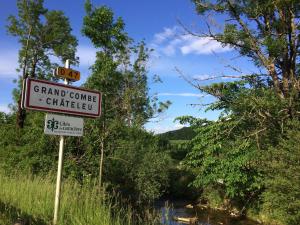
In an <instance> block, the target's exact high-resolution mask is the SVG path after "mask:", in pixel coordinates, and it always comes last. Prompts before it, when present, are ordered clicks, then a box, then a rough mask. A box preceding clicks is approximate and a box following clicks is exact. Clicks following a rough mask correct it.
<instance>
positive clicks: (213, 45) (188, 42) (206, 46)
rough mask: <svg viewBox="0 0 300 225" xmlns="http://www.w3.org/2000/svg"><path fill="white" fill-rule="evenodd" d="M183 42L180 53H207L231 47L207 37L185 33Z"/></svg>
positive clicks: (223, 50)
mask: <svg viewBox="0 0 300 225" xmlns="http://www.w3.org/2000/svg"><path fill="white" fill-rule="evenodd" d="M183 38H184V40H185V42H184V44H183V45H182V46H181V47H180V50H181V53H182V54H183V55H187V54H193V53H194V54H197V55H207V54H212V53H213V52H216V53H219V52H227V51H230V50H231V49H230V48H229V47H223V46H222V45H221V43H219V42H217V41H215V40H213V39H211V38H208V37H196V36H193V35H185V36H184V37H183Z"/></svg>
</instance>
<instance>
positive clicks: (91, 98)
mask: <svg viewBox="0 0 300 225" xmlns="http://www.w3.org/2000/svg"><path fill="white" fill-rule="evenodd" d="M25 108H26V109H32V110H39V111H46V112H57V113H63V114H70V115H78V116H86V117H99V116H100V113H101V93H100V92H97V91H91V90H86V89H83V88H77V87H72V86H69V85H63V84H58V83H54V82H49V81H45V80H36V79H31V78H27V80H26V91H25Z"/></svg>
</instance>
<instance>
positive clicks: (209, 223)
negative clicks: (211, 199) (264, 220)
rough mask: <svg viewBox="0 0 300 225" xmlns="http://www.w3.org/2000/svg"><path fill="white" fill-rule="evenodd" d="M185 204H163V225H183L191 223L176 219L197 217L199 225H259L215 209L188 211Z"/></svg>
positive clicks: (161, 205) (161, 207)
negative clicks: (176, 219)
mask: <svg viewBox="0 0 300 225" xmlns="http://www.w3.org/2000/svg"><path fill="white" fill-rule="evenodd" d="M185 205H186V204H185V203H184V202H172V203H163V202H162V203H161V204H160V209H161V212H162V215H163V216H162V224H164V225H183V224H189V223H182V222H177V221H175V220H174V219H173V218H174V217H189V218H194V217H197V219H198V222H197V223H196V224H197V225H258V224H259V223H258V222H255V221H252V220H249V219H245V218H234V217H232V216H230V215H229V214H228V213H227V212H224V211H219V210H213V209H198V208H197V209H188V208H185Z"/></svg>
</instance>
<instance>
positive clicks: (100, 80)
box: [82, 1, 154, 186]
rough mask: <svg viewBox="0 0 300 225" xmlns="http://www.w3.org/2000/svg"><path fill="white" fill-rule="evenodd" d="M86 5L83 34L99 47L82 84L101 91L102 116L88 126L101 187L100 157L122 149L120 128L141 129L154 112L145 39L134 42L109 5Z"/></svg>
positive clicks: (108, 155) (123, 129) (88, 2)
mask: <svg viewBox="0 0 300 225" xmlns="http://www.w3.org/2000/svg"><path fill="white" fill-rule="evenodd" d="M85 8H86V13H87V15H86V16H85V17H84V22H83V28H82V33H83V34H84V35H85V36H87V37H88V38H89V39H90V40H91V41H92V43H93V45H94V46H95V47H96V48H97V50H98V52H97V54H96V61H95V64H94V65H93V66H92V67H91V71H92V73H91V75H90V76H89V78H88V79H87V81H86V83H85V86H86V87H88V88H91V89H96V90H99V91H101V92H102V100H103V101H102V115H101V118H100V119H98V120H95V121H91V122H90V124H89V125H87V126H90V127H91V129H89V132H90V138H91V139H90V140H91V142H93V143H99V145H97V146H99V147H98V148H99V150H100V151H99V152H100V160H99V161H100V162H99V167H100V168H99V184H100V186H101V185H102V180H103V179H102V173H103V172H102V168H103V157H104V155H106V156H107V157H110V156H112V155H114V154H117V153H116V152H118V151H121V149H120V147H119V146H118V145H117V143H118V142H121V141H124V140H123V138H124V135H125V134H123V133H122V132H121V131H123V132H125V133H126V132H130V129H131V128H132V129H137V130H139V131H140V132H143V131H142V129H143V127H142V126H143V125H144V124H145V122H146V121H147V120H148V119H149V118H151V116H152V115H153V113H154V109H153V107H152V106H151V99H150V97H149V95H148V83H147V70H146V63H147V60H148V57H149V52H150V49H148V48H147V47H146V45H145V43H144V42H140V43H138V44H136V45H135V44H134V43H133V40H132V39H131V38H130V37H129V36H128V34H127V33H126V32H125V24H124V22H123V20H122V19H121V18H115V17H114V14H113V12H112V11H111V9H109V8H108V7H106V6H101V7H94V6H93V5H92V4H91V2H90V1H86V4H85ZM132 59H133V60H132ZM125 127H127V128H128V129H125ZM128 142H130V138H129V140H128ZM126 146H127V145H126ZM121 161H122V159H121ZM104 168H105V167H104ZM110 177H111V176H110Z"/></svg>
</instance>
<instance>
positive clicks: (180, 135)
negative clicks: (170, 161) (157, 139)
mask: <svg viewBox="0 0 300 225" xmlns="http://www.w3.org/2000/svg"><path fill="white" fill-rule="evenodd" d="M195 135H196V133H195V132H194V131H193V129H192V128H190V127H183V128H181V129H179V130H172V131H168V132H165V133H162V134H159V136H161V137H163V138H166V139H168V140H191V139H193V138H194V137H195Z"/></svg>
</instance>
